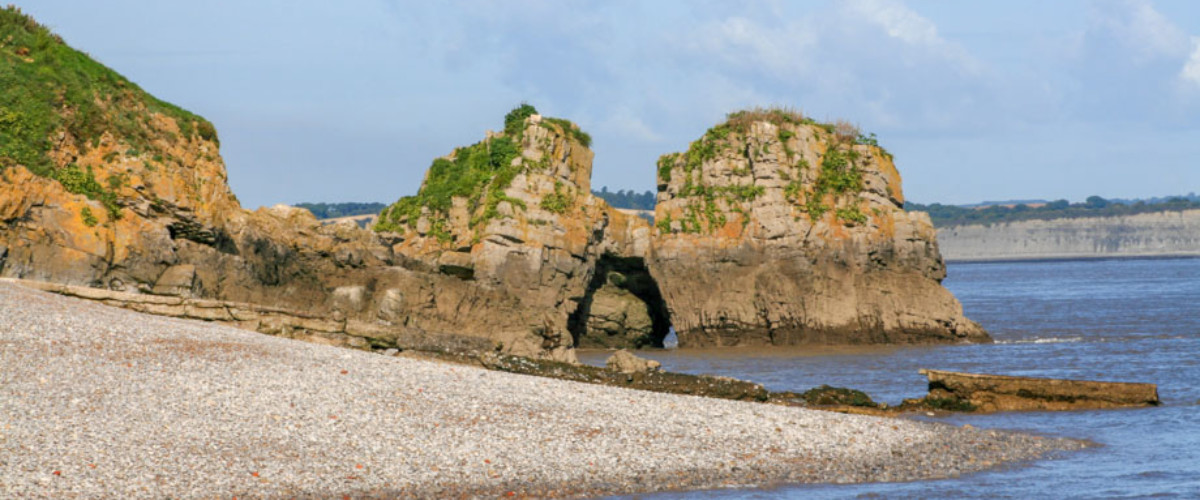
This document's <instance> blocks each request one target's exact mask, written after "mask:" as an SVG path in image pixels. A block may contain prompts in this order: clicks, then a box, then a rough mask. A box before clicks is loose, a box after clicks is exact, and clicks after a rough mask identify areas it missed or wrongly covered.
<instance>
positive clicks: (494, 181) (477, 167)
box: [375, 103, 590, 243]
mask: <svg viewBox="0 0 1200 500" xmlns="http://www.w3.org/2000/svg"><path fill="white" fill-rule="evenodd" d="M535 114H537V109H536V108H534V107H533V106H531V105H529V104H525V103H522V104H521V105H520V106H518V107H516V108H514V109H513V110H512V111H510V112H509V113H508V114H507V115H505V117H504V120H505V132H504V134H503V135H500V136H496V137H492V138H491V139H486V140H483V141H480V142H477V143H475V144H472V145H470V146H465V147H460V148H458V149H455V150H454V154H453V155H452V156H451V158H450V159H446V158H438V159H436V160H434V161H433V164H432V165H430V167H429V173H428V174H427V175H426V177H425V182H424V183H423V184H422V185H421V189H420V190H419V191H417V194H416V195H414V196H406V197H403V198H401V199H399V200H398V201H396V203H393V204H392V205H391V206H389V207H387V208H385V209H383V211H382V212H381V213H380V216H379V222H377V223H376V225H375V230H376V231H396V232H405V231H407V230H409V229H415V228H416V224H417V221H418V220H419V219H420V218H421V213H422V211H423V210H428V211H429V213H430V222H431V229H430V233H431V234H433V235H434V236H435V237H436V238H437V239H438V240H439V241H441V242H442V243H450V242H451V241H453V237H452V235H451V234H450V233H449V232H448V231H446V230H445V228H446V226H448V224H449V214H450V208H451V206H452V204H453V199H454V198H463V199H465V200H466V201H467V210H468V211H469V212H470V213H471V214H473V216H472V217H471V220H470V227H471V229H479V228H482V227H486V225H487V223H488V222H489V221H491V220H493V219H496V218H498V217H501V214H500V210H499V206H500V204H501V203H503V202H508V203H509V204H510V205H511V206H512V207H513V208H514V209H519V210H526V209H528V207H527V206H526V205H525V202H523V201H521V200H518V199H515V198H512V197H509V196H507V195H505V194H504V191H505V190H506V189H508V187H509V186H510V185H511V184H512V181H513V179H514V178H515V177H516V176H517V175H518V174H520V173H521V172H523V171H526V170H528V169H530V168H533V167H536V166H537V165H531V164H530V163H529V162H524V161H522V162H517V164H516V165H514V164H513V163H514V160H516V159H517V158H520V157H521V141H522V139H523V137H524V133H525V129H524V128H523V127H524V124H525V119H526V118H528V117H530V116H533V115H535ZM542 126H543V127H547V128H549V129H550V130H552V131H554V132H555V133H557V134H563V135H567V136H568V137H572V138H574V139H575V140H576V141H577V142H580V143H581V144H583V142H584V140H587V141H589V142H590V137H588V136H587V134H586V133H584V132H583V131H582V130H579V127H578V126H577V125H575V124H574V123H571V122H570V121H567V120H563V119H559V118H544V119H543V121H542ZM583 145H584V146H585V147H586V146H587V144H583ZM560 187H561V185H556V186H555V192H554V194H552V195H549V196H547V197H546V198H544V199H543V200H542V207H543V208H546V209H547V210H549V211H551V212H555V213H565V211H566V210H567V208H569V204H570V202H571V200H572V198H571V197H570V195H569V193H566V192H563V191H561V190H560ZM475 236H476V237H478V234H476V235H475Z"/></svg>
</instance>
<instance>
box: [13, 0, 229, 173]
mask: <svg viewBox="0 0 1200 500" xmlns="http://www.w3.org/2000/svg"><path fill="white" fill-rule="evenodd" d="M147 111H149V113H148V112H147ZM150 113H161V114H163V115H166V116H167V117H170V118H172V119H174V120H175V122H176V123H177V124H178V126H179V130H180V132H181V133H182V134H183V135H184V136H186V137H191V136H192V135H193V134H195V135H199V136H200V137H201V138H203V139H206V140H213V141H215V140H216V131H215V129H214V128H213V126H212V124H211V123H209V122H208V121H206V120H204V119H203V118H201V117H199V116H196V115H194V114H192V113H189V112H187V111H184V110H183V109H180V108H178V107H176V106H174V105H171V104H169V103H166V102H163V101H160V100H158V99H156V98H154V97H153V96H151V95H150V94H147V93H146V92H145V91H143V90H142V89H141V88H139V87H138V86H137V85H135V84H134V83H132V82H130V81H129V80H127V79H126V78H125V77H123V76H121V75H120V74H117V72H115V71H113V70H111V69H109V68H107V67H105V66H104V65H102V64H100V63H98V62H96V61H95V60H93V59H92V58H91V57H88V55H87V54H84V53H83V52H80V51H77V50H75V49H72V48H71V47H69V46H67V45H66V44H65V43H63V41H62V38H60V37H59V36H58V35H55V34H54V33H51V32H50V30H48V29H46V28H45V27H44V26H41V25H40V24H38V23H37V22H36V21H34V20H33V19H32V18H30V17H29V16H27V15H25V14H23V13H22V12H21V11H20V9H18V8H16V7H12V6H9V7H6V8H4V9H0V168H7V167H9V166H12V165H24V166H25V167H27V168H29V170H31V171H32V172H34V173H36V174H38V175H43V176H47V177H54V178H59V176H56V175H55V174H54V172H55V170H56V169H57V168H59V166H58V165H55V163H54V161H53V160H52V159H51V158H50V155H49V153H50V151H51V149H52V148H53V147H54V145H55V142H57V141H61V140H62V139H60V136H59V135H58V134H59V133H60V132H65V133H67V134H69V135H70V136H71V137H73V138H74V139H75V141H76V143H77V144H78V145H79V146H78V147H79V148H80V149H81V150H84V149H86V148H87V147H94V146H95V145H96V144H98V142H99V140H100V136H101V135H103V134H104V133H105V132H109V133H111V134H112V135H113V136H114V137H117V138H118V139H119V140H122V141H125V142H126V143H127V144H126V145H125V146H126V147H128V148H130V149H131V150H134V151H139V152H146V151H153V150H154V149H155V148H154V147H153V143H152V142H153V140H154V139H157V138H159V137H160V135H161V134H162V133H161V132H159V131H157V129H155V128H154V127H153V126H151V124H150V122H149V120H150V116H151V115H150ZM60 180H61V179H60Z"/></svg>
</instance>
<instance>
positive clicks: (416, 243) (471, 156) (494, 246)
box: [378, 114, 650, 360]
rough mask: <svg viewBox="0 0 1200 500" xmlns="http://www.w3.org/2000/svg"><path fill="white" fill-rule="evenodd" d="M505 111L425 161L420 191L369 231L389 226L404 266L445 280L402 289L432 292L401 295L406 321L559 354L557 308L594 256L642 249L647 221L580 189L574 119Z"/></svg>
mask: <svg viewBox="0 0 1200 500" xmlns="http://www.w3.org/2000/svg"><path fill="white" fill-rule="evenodd" d="M516 120H519V121H510V126H509V127H507V128H508V130H507V131H506V132H504V133H488V135H487V136H486V137H485V138H484V140H483V141H481V142H479V143H477V144H474V145H471V146H467V147H463V148H459V149H457V150H456V151H455V152H454V153H452V154H451V155H449V156H447V157H444V158H440V159H438V160H436V161H435V162H434V165H433V167H431V169H430V173H429V174H428V175H427V176H426V178H425V182H424V183H423V184H422V187H421V191H419V192H418V194H417V195H416V196H414V197H408V198H403V199H401V200H400V201H398V202H397V203H396V204H394V205H392V206H391V207H389V208H388V209H386V210H385V211H384V212H383V213H382V214H381V218H380V220H381V224H380V225H379V226H378V229H381V230H383V231H384V232H385V233H387V232H393V233H394V234H395V235H396V236H395V238H396V239H397V240H398V243H396V244H395V245H394V246H393V247H392V249H393V251H394V252H396V253H397V254H399V255H403V256H405V258H407V259H409V260H410V261H412V262H411V263H410V264H409V266H408V267H410V268H423V269H431V270H436V272H437V273H438V274H439V275H440V276H443V277H452V278H453V281H450V282H446V283H444V284H443V285H441V286H439V287H437V288H436V289H433V290H429V291H428V292H427V293H417V294H405V295H406V296H413V297H428V296H429V294H431V293H432V294H435V297H434V298H433V299H434V300H431V301H430V303H429V304H428V305H427V306H422V305H420V304H411V305H410V306H415V314H414V315H413V316H411V321H412V322H413V324H414V325H419V326H421V327H422V328H426V329H430V330H436V329H442V328H447V329H453V331H456V332H459V333H466V334H472V335H483V336H490V337H491V338H495V339H496V340H497V341H498V342H500V343H501V344H502V345H503V348H504V349H505V350H510V351H511V352H518V353H532V352H543V353H546V355H547V356H549V357H551V358H555V359H568V360H570V359H574V355H573V351H571V350H570V349H571V348H572V347H573V346H574V345H575V338H574V336H573V335H572V334H571V332H570V330H569V329H568V318H569V317H570V316H571V314H572V313H574V312H575V311H576V310H577V309H578V308H579V306H580V303H581V302H582V301H583V300H584V298H585V296H586V295H587V292H588V284H589V283H590V282H591V281H592V279H593V275H594V274H595V272H596V264H597V262H598V260H599V259H600V258H601V256H603V255H622V256H626V255H629V256H633V255H636V256H644V254H645V252H646V251H647V249H648V247H649V233H650V227H649V225H648V224H647V223H646V222H645V221H643V220H641V219H639V218H637V217H632V216H628V215H626V214H622V213H620V212H617V211H616V210H614V209H612V208H611V207H609V206H608V204H606V203H605V202H604V201H603V200H600V199H599V198H596V197H594V196H592V195H591V191H590V190H591V185H590V182H591V181H590V179H591V169H592V156H593V154H592V152H591V150H589V149H588V148H587V147H586V146H585V145H584V144H583V143H582V142H581V136H580V133H579V131H578V128H577V127H576V126H575V125H573V124H571V123H570V122H567V121H565V120H556V119H549V118H543V117H541V116H540V115H536V114H534V115H531V116H527V117H524V118H520V117H518V118H516ZM464 179H467V180H464ZM470 179H476V180H475V181H473V182H472V181H470ZM446 192H449V193H451V194H445V193H446ZM438 207H441V208H438ZM639 252H640V253H639ZM441 294H451V295H452V297H450V298H448V300H447V299H446V298H443V297H440V295H441ZM606 296H608V295H606ZM443 304H444V305H443ZM433 307H437V308H444V309H442V310H439V311H437V312H436V313H434V314H430V313H433V312H434V311H431V310H430V309H431V308H433ZM443 311H444V313H443ZM614 314H615V313H614ZM634 314H636V313H634ZM610 319H615V318H610ZM620 321H621V322H622V325H624V324H625V322H626V319H625V317H624V316H623V317H622V318H621V319H620ZM631 321H634V322H636V320H631Z"/></svg>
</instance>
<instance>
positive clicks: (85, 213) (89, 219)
mask: <svg viewBox="0 0 1200 500" xmlns="http://www.w3.org/2000/svg"><path fill="white" fill-rule="evenodd" d="M79 216H80V217H81V218H83V225H85V226H87V227H95V226H96V224H98V223H100V221H99V220H97V219H96V215H95V214H93V213H92V209H91V208H89V207H83V208H81V209H80V210H79Z"/></svg>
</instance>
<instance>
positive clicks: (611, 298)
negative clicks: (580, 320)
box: [579, 273, 654, 347]
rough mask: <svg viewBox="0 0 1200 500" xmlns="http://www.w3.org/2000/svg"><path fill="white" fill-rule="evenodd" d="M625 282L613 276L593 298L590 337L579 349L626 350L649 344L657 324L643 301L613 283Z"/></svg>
mask: <svg viewBox="0 0 1200 500" xmlns="http://www.w3.org/2000/svg"><path fill="white" fill-rule="evenodd" d="M618 277H620V279H623V277H621V275H620V274H618V273H610V274H609V276H608V280H606V283H605V284H604V286H602V287H600V289H599V290H596V292H595V293H594V294H593V295H592V302H591V305H590V308H591V309H590V311H589V314H588V319H587V333H586V335H584V336H583V338H582V339H580V342H579V346H580V347H617V346H620V347H624V346H640V345H648V344H650V341H649V338H650V336H651V334H652V333H653V327H654V323H653V321H652V320H651V319H650V310H649V307H648V306H647V305H646V303H645V302H643V301H642V299H639V298H638V297H637V296H636V295H634V294H633V293H632V292H630V291H628V290H625V289H624V288H621V287H620V286H619V285H617V284H615V283H613V282H614V281H615V280H616V279H618Z"/></svg>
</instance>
